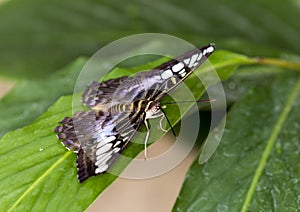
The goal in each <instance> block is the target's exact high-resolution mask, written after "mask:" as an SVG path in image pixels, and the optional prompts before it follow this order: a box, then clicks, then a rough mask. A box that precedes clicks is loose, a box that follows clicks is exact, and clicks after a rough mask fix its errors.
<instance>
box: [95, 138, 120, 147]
mask: <svg viewBox="0 0 300 212" xmlns="http://www.w3.org/2000/svg"><path fill="white" fill-rule="evenodd" d="M115 139H116V136H110V137H107V138H105V139H103V140H101V141H100V142H99V144H98V145H97V148H100V147H101V146H104V145H105V144H107V143H109V142H112V141H113V140H115Z"/></svg>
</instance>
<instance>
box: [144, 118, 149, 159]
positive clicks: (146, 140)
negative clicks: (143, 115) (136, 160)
mask: <svg viewBox="0 0 300 212" xmlns="http://www.w3.org/2000/svg"><path fill="white" fill-rule="evenodd" d="M144 123H145V126H146V128H147V134H146V137H145V141H144V159H145V160H147V143H148V139H149V134H150V129H149V125H148V122H147V119H146V120H145V121H144Z"/></svg>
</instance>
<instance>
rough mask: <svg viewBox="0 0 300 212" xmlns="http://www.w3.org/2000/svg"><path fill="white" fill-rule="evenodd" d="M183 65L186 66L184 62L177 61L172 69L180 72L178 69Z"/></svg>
mask: <svg viewBox="0 0 300 212" xmlns="http://www.w3.org/2000/svg"><path fill="white" fill-rule="evenodd" d="M183 67H184V65H183V63H177V64H176V65H174V66H173V67H172V70H173V71H174V72H178V71H180V70H181V69H182V68H183Z"/></svg>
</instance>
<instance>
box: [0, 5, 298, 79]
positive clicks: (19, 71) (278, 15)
mask: <svg viewBox="0 0 300 212" xmlns="http://www.w3.org/2000/svg"><path fill="white" fill-rule="evenodd" d="M257 14H260V15H257ZM298 14H299V7H298V5H297V1H294V0H289V1H285V2H284V3H282V1H280V0H274V1H272V4H270V3H269V2H268V1H261V0H254V1H251V2H247V6H245V4H244V3H243V2H240V1H238V0H233V1H226V2H220V1H217V0H211V1H190V2H189V4H186V3H185V2H182V1H179V0H172V1H170V0H164V1H158V0H156V1H152V2H151V3H150V2H147V1H139V0H131V1H124V3H123V4H120V2H119V1H118V0H110V1H107V0H100V1H92V0H76V1H73V0H65V1H46V0H41V1H36V0H27V1H26V2H25V1H17V0H10V1H7V2H5V3H3V4H2V5H1V7H0V28H1V31H0V40H1V49H0V73H1V75H7V76H11V77H15V78H20V77H28V78H31V77H44V76H45V74H48V73H51V72H53V71H55V70H58V69H59V68H61V67H63V66H64V65H65V64H67V63H70V62H71V61H73V60H74V59H75V58H77V57H78V56H81V55H92V54H93V53H94V52H95V51H96V50H97V49H99V48H100V47H102V46H103V45H105V44H107V43H109V42H112V41H114V40H115V39H117V38H121V37H123V36H126V35H132V34H136V33H143V32H160V33H166V34H172V35H176V36H179V37H181V38H183V39H186V40H189V41H191V42H194V43H196V44H199V43H200V42H215V43H216V44H217V46H218V48H227V49H230V50H235V51H239V52H242V53H245V52H247V53H251V55H255V56H257V55H270V54H272V55H275V54H276V55H280V53H281V52H282V50H284V51H294V52H296V53H297V52H299V48H298V46H300V41H299V37H300V25H299V22H298V21H297V19H296V18H295V17H297V16H298ZM108 17H109V18H108ZM262 46H263V47H262ZM261 47H262V49H263V51H260V50H261ZM273 50H277V52H276V53H273Z"/></svg>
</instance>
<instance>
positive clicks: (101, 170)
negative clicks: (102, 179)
mask: <svg viewBox="0 0 300 212" xmlns="http://www.w3.org/2000/svg"><path fill="white" fill-rule="evenodd" d="M107 168H108V165H107V164H106V165H104V166H101V167H98V168H97V169H96V170H95V174H99V173H102V172H105V171H106V170H107Z"/></svg>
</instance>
